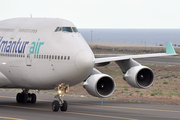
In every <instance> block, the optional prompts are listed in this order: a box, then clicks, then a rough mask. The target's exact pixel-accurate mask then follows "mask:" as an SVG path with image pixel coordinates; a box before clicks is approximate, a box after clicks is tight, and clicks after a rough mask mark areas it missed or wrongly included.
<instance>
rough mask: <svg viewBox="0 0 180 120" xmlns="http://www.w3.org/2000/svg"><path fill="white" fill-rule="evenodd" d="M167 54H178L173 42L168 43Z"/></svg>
mask: <svg viewBox="0 0 180 120" xmlns="http://www.w3.org/2000/svg"><path fill="white" fill-rule="evenodd" d="M166 54H177V53H176V52H175V50H174V48H173V46H172V43H171V42H167V43H166Z"/></svg>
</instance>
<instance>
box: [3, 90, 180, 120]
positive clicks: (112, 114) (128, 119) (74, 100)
mask: <svg viewBox="0 0 180 120" xmlns="http://www.w3.org/2000/svg"><path fill="white" fill-rule="evenodd" d="M16 94H17V92H16V91H9V90H8V91H7V90H6V91H5V90H1V91H0V119H2V120H52V119H53V120H56V119H61V120H93V119H94V120H116V119H118V120H170V119H171V120H178V119H180V107H179V106H171V105H153V104H140V103H128V102H122V101H110V100H103V99H92V98H78V97H70V96H65V97H64V99H65V100H66V101H67V102H68V110H67V111H66V112H61V111H59V112H53V111H52V109H51V104H52V101H53V100H54V97H53V95H50V94H40V93H37V94H36V95H37V102H36V104H30V103H27V104H23V103H22V104H18V103H16V98H15V96H16Z"/></svg>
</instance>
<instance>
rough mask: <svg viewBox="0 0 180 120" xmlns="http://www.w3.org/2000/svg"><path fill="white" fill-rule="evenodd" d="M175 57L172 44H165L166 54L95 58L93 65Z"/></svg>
mask: <svg viewBox="0 0 180 120" xmlns="http://www.w3.org/2000/svg"><path fill="white" fill-rule="evenodd" d="M171 55H177V53H176V52H175V50H174V48H173V46H172V43H170V42H167V43H166V53H154V54H141V55H125V56H117V57H106V58H96V59H95V64H98V63H107V62H112V61H121V60H128V59H131V58H148V57H160V56H171Z"/></svg>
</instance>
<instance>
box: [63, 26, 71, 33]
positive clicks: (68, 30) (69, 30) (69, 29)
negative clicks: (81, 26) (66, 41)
mask: <svg viewBox="0 0 180 120" xmlns="http://www.w3.org/2000/svg"><path fill="white" fill-rule="evenodd" d="M62 30H63V31H64V32H72V29H71V27H63V28H62Z"/></svg>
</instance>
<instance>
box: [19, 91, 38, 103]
mask: <svg viewBox="0 0 180 120" xmlns="http://www.w3.org/2000/svg"><path fill="white" fill-rule="evenodd" d="M28 92H29V89H24V90H23V91H22V93H18V94H17V95H16V101H17V103H33V104H34V103H36V94H34V93H32V94H30V93H28Z"/></svg>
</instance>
